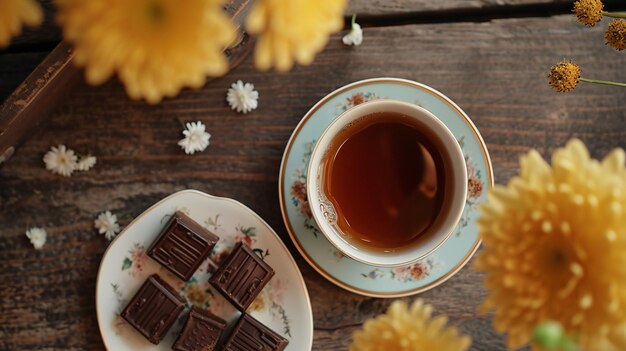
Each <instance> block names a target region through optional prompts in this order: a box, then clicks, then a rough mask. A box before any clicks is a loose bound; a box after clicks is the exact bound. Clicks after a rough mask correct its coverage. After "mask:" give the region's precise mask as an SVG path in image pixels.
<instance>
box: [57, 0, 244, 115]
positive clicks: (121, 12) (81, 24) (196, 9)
mask: <svg viewBox="0 0 626 351" xmlns="http://www.w3.org/2000/svg"><path fill="white" fill-rule="evenodd" d="M222 3H223V1H222V0H185V1H178V0H136V1H128V0H89V1H85V0H57V5H58V10H59V15H58V20H59V23H60V24H61V26H62V27H63V33H64V36H65V39H67V40H68V41H70V42H73V43H74V46H75V51H74V52H75V56H74V57H75V60H76V62H77V63H78V64H79V65H81V66H85V70H86V71H85V73H86V77H87V81H88V82H89V83H91V84H100V83H103V82H104V81H106V80H107V79H108V78H109V77H111V75H113V73H117V75H118V76H119V78H120V80H121V81H122V82H123V83H124V85H125V86H126V91H127V93H128V95H129V96H130V97H131V98H134V99H137V98H145V99H146V100H147V101H148V102H151V103H156V102H159V101H160V100H161V99H162V98H163V96H174V95H176V94H177V93H178V92H179V91H180V89H181V88H183V87H192V88H198V87H200V86H202V85H203V84H204V82H205V81H206V77H207V75H209V76H217V75H221V74H224V73H225V72H226V71H227V70H228V61H227V59H226V57H225V56H224V53H223V51H224V48H225V47H226V46H227V45H228V44H229V43H231V42H232V41H233V40H234V39H235V28H234V26H233V25H232V23H231V22H230V20H229V18H228V17H227V16H226V14H225V13H224V11H223V9H222Z"/></svg>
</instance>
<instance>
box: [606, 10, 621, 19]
mask: <svg viewBox="0 0 626 351" xmlns="http://www.w3.org/2000/svg"><path fill="white" fill-rule="evenodd" d="M602 15H603V16H606V17H613V18H626V12H608V11H602Z"/></svg>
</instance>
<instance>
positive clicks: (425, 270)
mask: <svg viewBox="0 0 626 351" xmlns="http://www.w3.org/2000/svg"><path fill="white" fill-rule="evenodd" d="M441 267H442V263H441V262H440V261H439V259H438V258H437V256H436V255H430V256H429V257H427V258H426V259H424V260H421V261H418V262H416V263H413V264H410V265H408V266H400V267H396V268H392V269H380V268H374V269H372V270H371V271H370V272H369V273H367V274H366V273H361V275H362V276H363V278H367V279H379V278H388V279H394V280H398V281H401V282H403V283H407V282H415V281H418V280H420V279H424V278H426V277H428V276H429V275H430V274H431V273H432V272H436V271H437V270H438V269H440V268H441Z"/></svg>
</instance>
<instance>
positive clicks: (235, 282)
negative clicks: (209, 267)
mask: <svg viewBox="0 0 626 351" xmlns="http://www.w3.org/2000/svg"><path fill="white" fill-rule="evenodd" d="M272 276H274V270H273V269H272V267H270V266H269V265H268V264H267V263H265V262H264V261H263V260H262V259H261V258H260V257H259V256H258V255H257V254H256V253H254V251H252V249H251V248H249V247H248V246H247V245H244V244H242V243H241V242H239V243H237V245H236V246H235V248H234V249H233V252H232V253H231V254H230V256H228V258H226V261H225V262H224V263H223V264H222V266H220V268H218V270H217V271H216V272H215V274H213V276H212V277H211V279H210V280H209V281H210V283H211V284H212V285H213V286H214V287H215V288H216V289H217V290H218V291H219V292H220V293H222V295H224V297H225V298H226V299H228V300H229V301H230V302H231V303H232V304H233V305H235V307H237V308H238V309H239V310H241V311H245V310H246V309H247V308H248V306H250V304H251V303H252V301H254V299H255V298H256V297H257V295H258V294H259V293H260V292H261V290H263V287H264V286H265V284H267V282H268V281H269V280H270V279H271V278H272Z"/></svg>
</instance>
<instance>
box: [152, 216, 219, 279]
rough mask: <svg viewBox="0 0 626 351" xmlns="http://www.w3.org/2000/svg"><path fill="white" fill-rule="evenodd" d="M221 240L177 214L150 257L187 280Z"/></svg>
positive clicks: (154, 245) (161, 235)
mask: <svg viewBox="0 0 626 351" xmlns="http://www.w3.org/2000/svg"><path fill="white" fill-rule="evenodd" d="M218 240H219V238H218V237H217V235H215V234H213V233H211V232H209V231H208V230H207V229H205V228H204V227H202V226H201V225H200V224H198V223H196V222H195V221H194V220H193V219H191V218H189V217H188V216H187V215H185V214H184V213H182V212H180V211H178V212H176V213H175V214H174V215H173V216H172V218H170V220H169V221H168V222H167V225H166V226H165V228H163V230H162V231H161V234H160V235H159V237H158V239H157V240H156V242H155V243H154V244H153V245H152V247H151V248H150V250H149V251H148V255H149V256H150V257H152V258H153V259H154V260H155V261H157V262H159V263H160V264H162V265H163V266H164V267H165V268H167V269H169V270H170V271H171V272H172V273H174V275H176V276H177V277H179V278H180V279H182V280H184V281H187V280H189V278H191V276H193V274H194V273H195V272H196V270H197V269H198V267H199V266H200V264H201V263H202V261H204V260H205V259H206V258H207V257H208V256H209V254H211V250H213V247H215V244H216V243H217V241H218Z"/></svg>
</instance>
